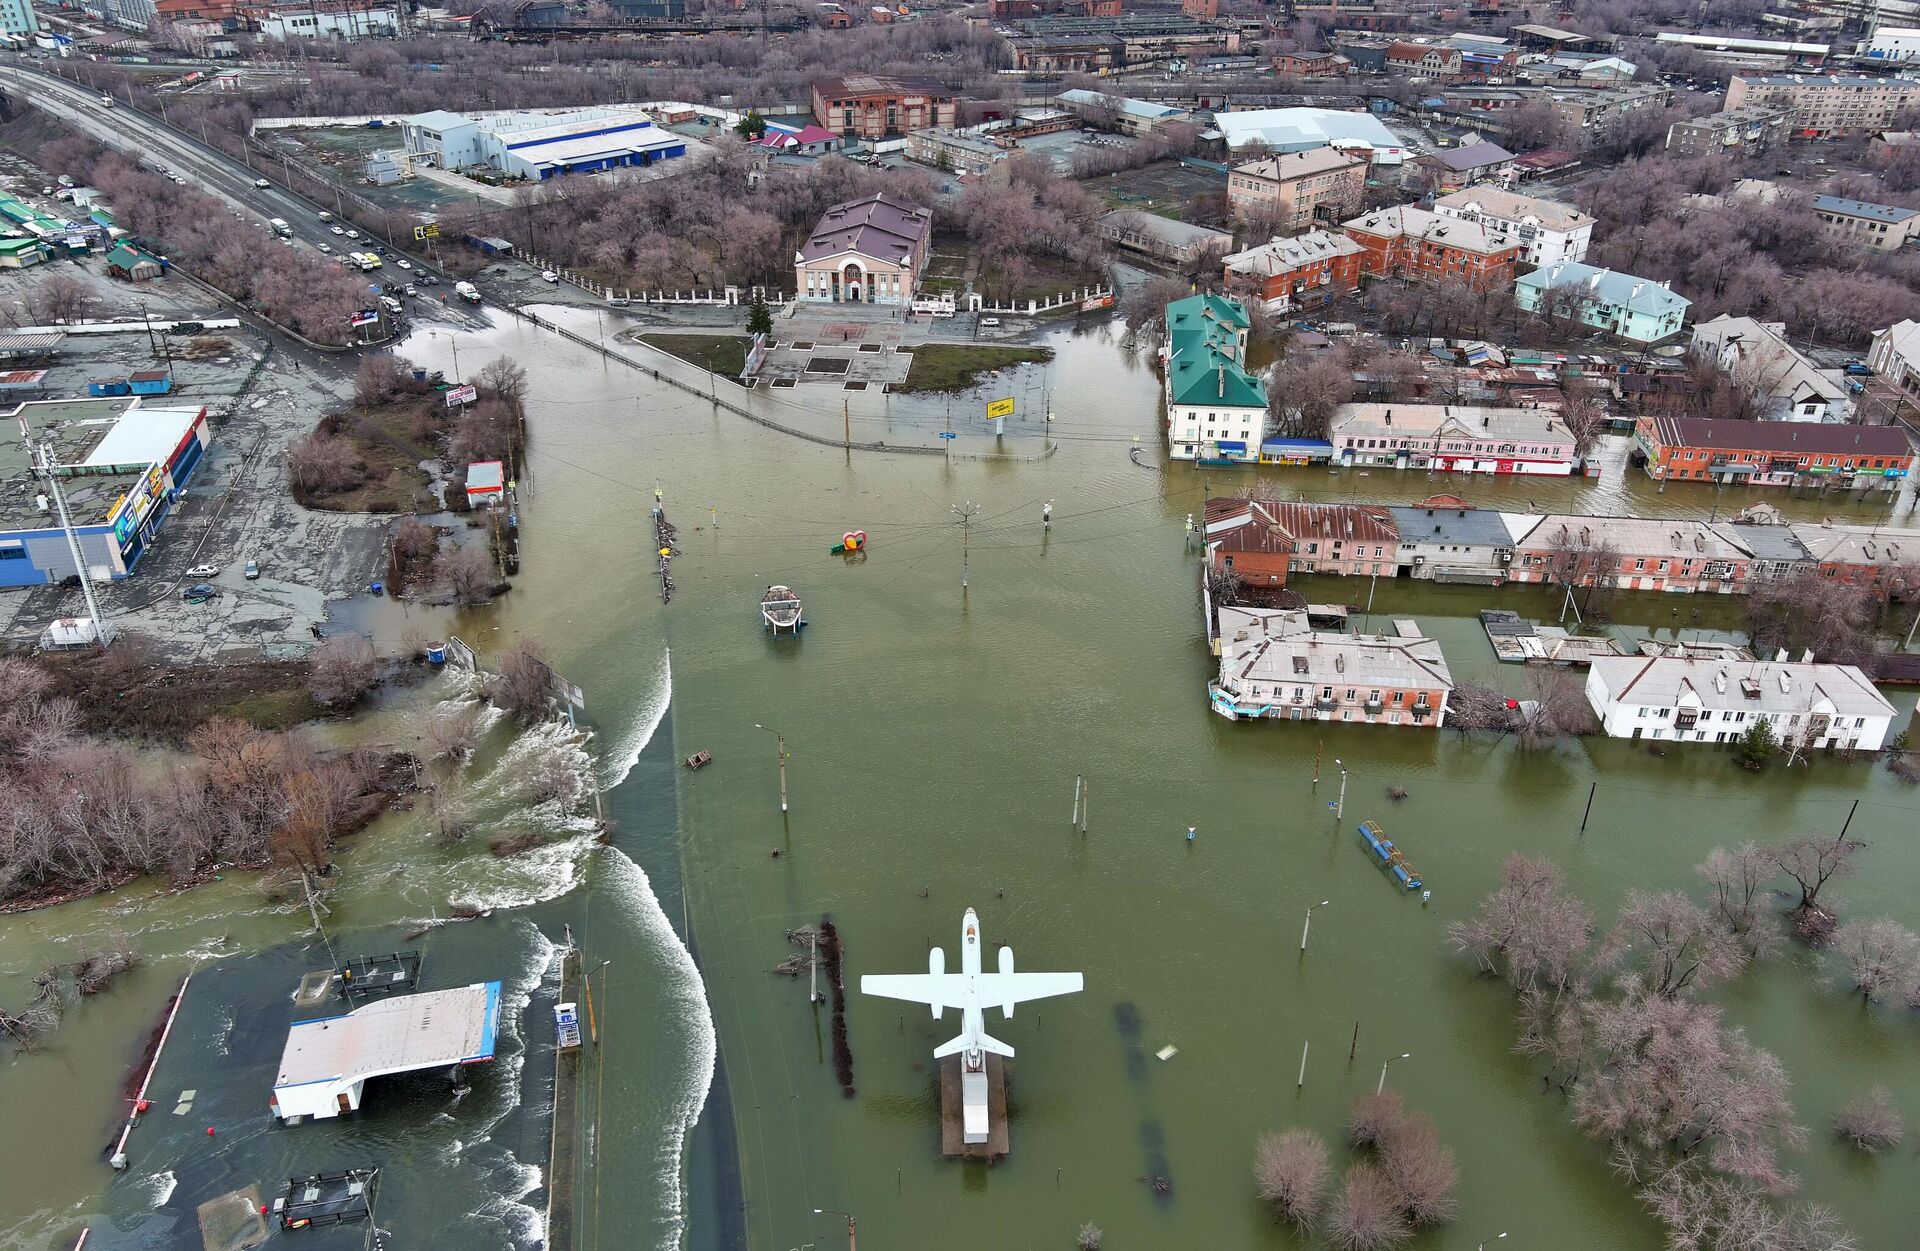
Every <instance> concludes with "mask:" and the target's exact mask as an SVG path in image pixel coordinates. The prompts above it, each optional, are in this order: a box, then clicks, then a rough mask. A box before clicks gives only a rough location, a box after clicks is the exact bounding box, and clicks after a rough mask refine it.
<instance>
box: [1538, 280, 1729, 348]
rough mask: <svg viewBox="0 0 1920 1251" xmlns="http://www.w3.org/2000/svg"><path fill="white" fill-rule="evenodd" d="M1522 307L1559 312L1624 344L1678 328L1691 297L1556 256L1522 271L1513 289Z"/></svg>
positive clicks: (1645, 340) (1662, 336)
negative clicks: (1549, 262) (1551, 261)
mask: <svg viewBox="0 0 1920 1251" xmlns="http://www.w3.org/2000/svg"><path fill="white" fill-rule="evenodd" d="M1513 302H1514V303H1515V304H1516V305H1518V306H1519V307H1520V309H1521V311H1522V312H1527V313H1539V314H1541V315H1542V316H1545V317H1548V318H1555V317H1565V318H1569V319H1571V320H1576V321H1580V322H1584V323H1585V324H1587V325H1589V326H1592V327H1593V328H1595V329H1596V330H1604V331H1606V332H1607V333H1609V334H1612V335H1615V336H1617V337H1619V338H1622V339H1625V340H1627V341H1628V342H1630V343H1658V342H1660V341H1661V340H1662V339H1667V338H1670V337H1672V336H1673V335H1676V334H1679V333H1680V328H1681V327H1682V326H1683V325H1685V323H1686V320H1687V309H1688V308H1689V307H1691V306H1692V303H1693V301H1691V300H1689V299H1687V298H1686V297H1685V296H1680V295H1675V294H1674V293H1673V292H1672V291H1670V290H1668V289H1667V288H1666V287H1665V286H1663V285H1662V284H1660V283H1657V282H1654V281H1652V280H1651V279H1648V278H1636V277H1635V276H1634V275H1632V274H1623V273H1619V272H1617V271H1615V270H1610V269H1598V268H1596V267H1594V266H1592V265H1588V264H1586V263H1585V262H1583V261H1559V262H1557V263H1555V264H1552V265H1549V266H1547V267H1546V268H1544V269H1536V270H1534V271H1533V272H1532V273H1530V274H1527V275H1524V276H1523V277H1522V278H1521V279H1520V280H1519V281H1518V282H1517V283H1515V284H1514V288H1513Z"/></svg>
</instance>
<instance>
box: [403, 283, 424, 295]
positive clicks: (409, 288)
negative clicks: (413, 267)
mask: <svg viewBox="0 0 1920 1251" xmlns="http://www.w3.org/2000/svg"><path fill="white" fill-rule="evenodd" d="M400 290H401V292H402V293H403V294H406V295H410V296H418V295H419V294H420V291H419V289H418V288H416V287H415V286H414V285H413V284H412V283H408V284H407V285H406V286H404V287H402V288H400Z"/></svg>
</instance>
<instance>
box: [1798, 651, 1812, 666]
mask: <svg viewBox="0 0 1920 1251" xmlns="http://www.w3.org/2000/svg"><path fill="white" fill-rule="evenodd" d="M1800 663H1801V664H1803V665H1810V664H1812V663H1813V649H1812V648H1811V647H1809V648H1808V649H1807V650H1806V651H1804V652H1802V653H1800Z"/></svg>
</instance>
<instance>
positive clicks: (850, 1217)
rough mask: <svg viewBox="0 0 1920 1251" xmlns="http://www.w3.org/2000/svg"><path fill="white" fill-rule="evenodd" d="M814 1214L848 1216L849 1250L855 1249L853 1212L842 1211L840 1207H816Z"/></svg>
mask: <svg viewBox="0 0 1920 1251" xmlns="http://www.w3.org/2000/svg"><path fill="white" fill-rule="evenodd" d="M813 1214H814V1215H815V1216H844V1217H846V1218H847V1251H854V1245H853V1213H851V1212H842V1211H841V1210H840V1209H838V1208H815V1209H814V1210H813Z"/></svg>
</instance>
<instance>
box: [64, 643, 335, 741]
mask: <svg viewBox="0 0 1920 1251" xmlns="http://www.w3.org/2000/svg"><path fill="white" fill-rule="evenodd" d="M126 646H127V647H128V649H129V650H128V651H127V652H126V654H125V655H121V654H120V649H119V648H115V650H114V651H112V652H108V653H105V654H104V655H96V654H93V653H90V652H76V653H72V654H70V655H62V656H48V657H43V658H42V662H41V663H42V665H43V666H44V667H45V669H46V671H47V672H48V673H49V674H51V675H52V676H53V693H54V694H57V695H65V696H67V697H69V698H71V699H72V700H73V702H74V703H75V704H76V705H78V706H79V708H80V726H81V728H82V729H83V730H85V731H86V732H87V733H89V734H102V735H110V734H125V735H130V736H133V737H136V738H143V739H148V740H154V741H160V742H173V743H177V742H182V741H184V740H185V739H186V737H187V735H189V734H191V733H192V732H193V731H194V729H196V728H197V727H199V726H200V725H202V724H204V723H205V722H207V721H209V720H211V719H213V718H214V717H233V718H235V719H237V720H240V721H245V722H246V723H248V724H249V725H253V726H257V727H259V728H260V729H263V730H287V729H292V728H293V727H294V726H296V725H299V724H301V723H302V722H306V721H312V720H314V719H315V718H318V717H323V716H325V715H326V711H327V710H326V709H324V708H322V707H321V706H320V705H319V704H317V703H315V702H314V701H313V697H312V696H311V695H309V694H308V693H307V682H308V678H309V677H310V675H311V673H312V666H310V665H309V664H308V663H307V662H306V661H304V660H287V661H274V660H244V661H233V662H228V663H221V664H191V665H167V664H159V663H154V662H152V661H150V660H149V659H148V658H147V657H146V656H145V654H144V653H143V652H141V651H140V650H139V641H138V640H137V639H135V640H132V641H131V642H129V643H127V644H126Z"/></svg>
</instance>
